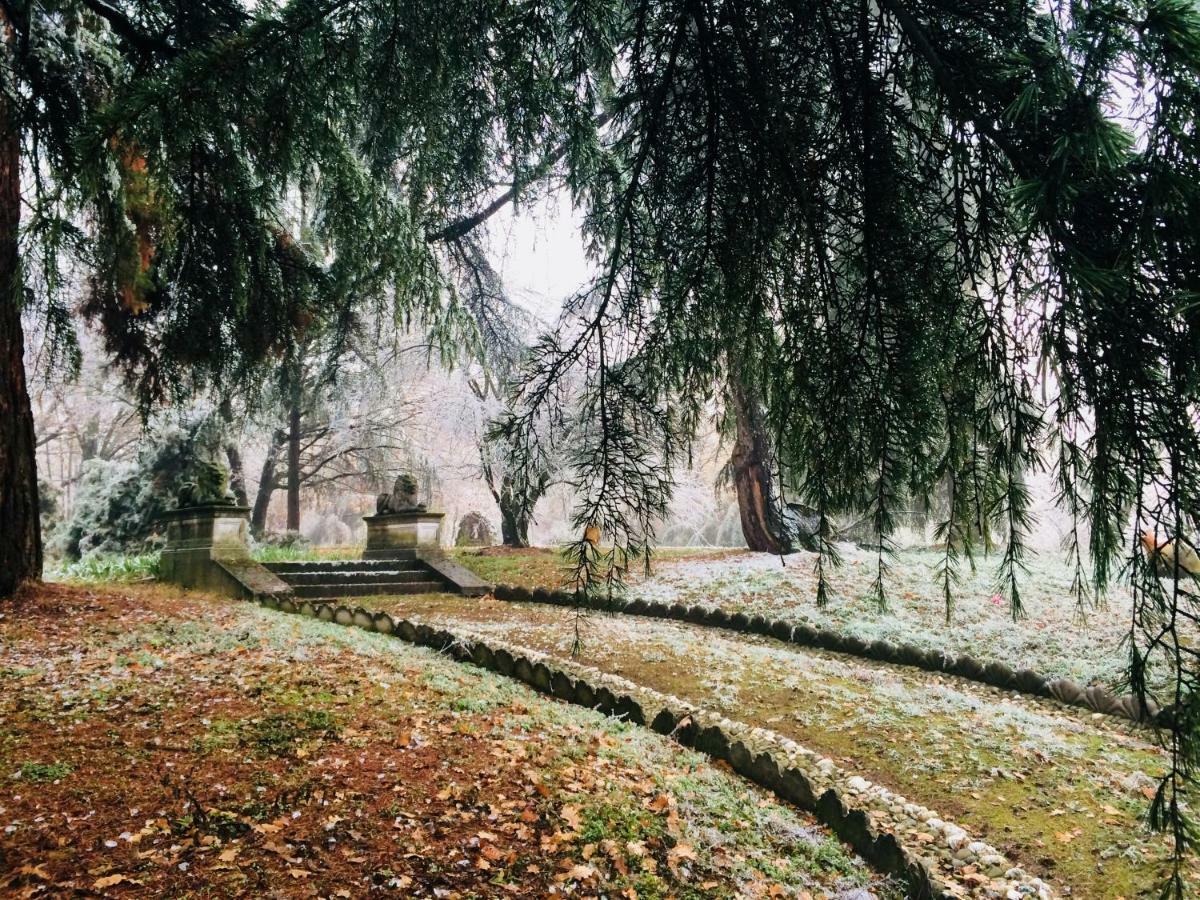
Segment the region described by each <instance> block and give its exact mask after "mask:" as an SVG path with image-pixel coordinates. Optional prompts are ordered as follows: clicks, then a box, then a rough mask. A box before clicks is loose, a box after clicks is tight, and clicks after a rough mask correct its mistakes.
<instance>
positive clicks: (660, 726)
mask: <svg viewBox="0 0 1200 900" xmlns="http://www.w3.org/2000/svg"><path fill="white" fill-rule="evenodd" d="M678 722H679V717H678V716H676V715H675V713H673V712H671V710H669V709H667V708H665V707H664V708H663V709H660V710H659V711H658V714H657V715H655V717H654V718H653V719H651V720H650V729H651V730H652V731H656V732H658V733H659V734H670V733H671V732H672V731H674V730H675V725H676V724H677V723H678Z"/></svg>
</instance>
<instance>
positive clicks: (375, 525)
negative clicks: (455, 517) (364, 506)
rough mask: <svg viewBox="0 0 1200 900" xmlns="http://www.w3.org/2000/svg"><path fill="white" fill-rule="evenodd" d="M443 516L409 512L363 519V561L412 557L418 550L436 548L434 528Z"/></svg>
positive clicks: (439, 525) (440, 514)
mask: <svg viewBox="0 0 1200 900" xmlns="http://www.w3.org/2000/svg"><path fill="white" fill-rule="evenodd" d="M444 515H445V513H440V512H426V511H425V510H413V511H412V512H401V513H385V514H384V515H379V516H363V521H364V522H366V523H367V547H366V549H365V550H364V551H363V559H388V558H389V557H404V556H410V557H411V556H413V551H415V550H417V549H418V548H421V549H430V548H435V547H437V546H438V528H439V527H441V524H442V516H444Z"/></svg>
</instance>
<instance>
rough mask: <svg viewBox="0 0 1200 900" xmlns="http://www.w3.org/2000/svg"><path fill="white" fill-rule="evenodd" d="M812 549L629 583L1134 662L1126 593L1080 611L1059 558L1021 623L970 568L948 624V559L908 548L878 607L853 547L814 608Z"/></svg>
mask: <svg viewBox="0 0 1200 900" xmlns="http://www.w3.org/2000/svg"><path fill="white" fill-rule="evenodd" d="M456 555H457V557H458V559H459V561H460V562H462V563H463V564H464V565H466V566H468V567H469V568H471V569H472V570H474V571H476V572H477V573H479V574H480V575H481V576H482V577H483V578H485V579H487V580H489V581H491V582H493V583H497V584H498V583H502V582H503V583H508V584H517V585H524V586H526V587H531V588H532V587H558V586H560V584H561V581H562V563H561V560H560V558H559V555H558V553H557V552H556V551H555V550H552V549H546V548H535V549H530V550H519V551H513V550H502V549H500V548H497V549H488V550H484V551H457V553H456ZM815 560H816V556H815V554H812V553H803V552H801V553H794V554H790V555H788V556H786V557H784V558H783V559H782V560H781V559H780V557H778V556H771V555H768V554H765V553H748V552H744V551H730V550H703V549H690V548H682V549H677V550H676V549H666V550H662V551H659V552H658V553H657V554H656V561H655V564H654V566H653V571H652V574H651V576H650V577H649V578H648V579H641V578H636V579H633V580H632V581H631V584H630V587H629V596H631V597H642V598H644V599H647V600H656V601H660V602H664V603H683V604H685V605H693V604H701V605H704V606H720V607H722V608H724V609H727V610H729V611H730V612H745V613H747V614H749V615H763V616H766V617H767V618H770V619H785V620H787V621H789V622H793V623H796V624H799V623H802V622H808V623H811V624H813V625H816V626H819V627H824V628H830V629H833V630H837V631H842V632H844V633H852V634H857V635H860V636H862V637H863V638H866V639H869V640H874V639H878V638H882V639H884V640H889V641H894V642H907V643H912V644H916V645H917V646H919V647H922V648H925V649H937V650H940V649H944V650H949V651H951V652H954V653H971V654H973V655H975V656H977V657H979V658H982V659H985V660H987V659H999V660H1002V661H1004V662H1007V663H1008V664H1009V665H1012V666H1013V667H1014V668H1020V667H1022V666H1028V667H1030V668H1033V669H1036V670H1038V671H1040V672H1043V673H1045V674H1047V675H1051V676H1061V677H1069V678H1074V679H1076V680H1077V681H1079V682H1081V683H1084V684H1088V683H1091V682H1095V681H1098V682H1105V683H1109V684H1112V683H1115V682H1117V681H1118V680H1119V678H1120V675H1121V672H1122V671H1123V669H1124V667H1125V664H1126V654H1125V651H1124V649H1123V647H1122V643H1121V642H1122V639H1123V638H1124V637H1125V635H1126V633H1127V631H1128V627H1129V604H1130V598H1129V594H1128V592H1127V591H1126V590H1124V589H1120V588H1119V589H1117V590H1115V591H1114V592H1113V593H1112V595H1111V596H1109V597H1108V598H1107V600H1106V602H1105V603H1103V604H1102V605H1098V606H1092V607H1091V608H1088V609H1086V610H1084V611H1083V612H1082V613H1081V611H1080V610H1079V608H1078V606H1077V604H1076V603H1075V601H1074V599H1073V598H1072V597H1071V594H1070V586H1071V573H1070V571H1069V570H1068V569H1067V568H1066V567H1065V566H1064V564H1063V563H1062V562H1061V560H1060V559H1059V558H1057V557H1055V556H1051V555H1042V556H1036V557H1033V558H1032V559H1031V560H1030V563H1029V572H1028V574H1027V575H1026V576H1024V578H1023V579H1022V581H1021V594H1022V598H1023V602H1024V606H1025V611H1026V616H1025V618H1023V619H1020V620H1018V621H1016V622H1014V621H1013V619H1012V616H1011V614H1010V612H1009V609H1008V606H1007V604H1006V603H1004V602H1003V601H1002V600H1001V599H1000V598H999V597H998V596H997V592H996V574H997V573H996V570H997V565H998V558H997V557H994V556H993V557H992V558H990V559H983V560H978V561H977V568H976V571H974V572H971V571H970V569H969V567H967V566H966V565H965V564H964V566H963V571H962V573H961V578H960V580H959V583H958V585H957V587H956V588H955V590H954V611H953V616H952V619H951V622H950V624H949V625H947V624H946V609H945V601H944V599H943V596H942V591H941V585H940V583H939V582H938V581H937V578H936V567H937V564H938V562H939V560H940V554H938V553H935V552H929V551H913V550H908V551H901V552H900V553H897V554H896V556H895V558H894V559H893V560H892V562H891V566H890V571H889V572H888V574H887V575H886V577H885V585H886V587H887V592H888V593H887V596H888V607H887V609H885V610H880V609H879V608H878V607H877V606H876V605H875V603H874V602H873V600H872V599H871V597H872V596H873V595H872V587H873V581H874V578H875V555H874V554H873V553H870V552H867V551H860V550H848V551H846V552H845V553H844V554H843V562H842V565H841V566H839V567H837V568H835V569H833V570H832V572H831V573H830V575H829V581H830V584H831V588H832V590H831V597H830V602H829V604H828V605H827V606H826V607H825V608H824V609H822V608H819V607H818V606H817V604H816V574H815V572H814V569H813V566H814V563H815Z"/></svg>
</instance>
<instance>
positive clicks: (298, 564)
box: [264, 553, 424, 575]
mask: <svg viewBox="0 0 1200 900" xmlns="http://www.w3.org/2000/svg"><path fill="white" fill-rule="evenodd" d="M264 566H265V567H266V568H267V569H269V570H270V571H272V572H274V573H275V574H277V575H282V574H284V573H285V572H367V571H379V572H395V571H401V570H406V569H412V568H417V569H420V568H423V567H424V564H423V563H422V562H421V561H420V560H418V559H417V555H416V553H413V554H412V555H410V556H402V557H396V558H394V559H305V560H297V561H295V562H270V563H264Z"/></svg>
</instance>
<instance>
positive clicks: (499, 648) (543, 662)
mask: <svg viewBox="0 0 1200 900" xmlns="http://www.w3.org/2000/svg"><path fill="white" fill-rule="evenodd" d="M254 599H255V600H256V601H257V602H258V603H259V604H261V605H262V606H264V607H266V608H268V609H275V610H279V611H281V612H288V613H293V614H299V615H304V616H310V617H314V618H317V619H320V620H322V621H327V622H332V623H336V624H339V625H345V626H352V627H357V628H361V629H363V630H365V631H373V632H377V633H380V634H385V635H391V636H394V637H397V638H399V639H401V640H403V641H406V642H408V643H411V644H416V645H418V646H423V647H428V648H430V649H433V650H436V651H438V652H442V653H445V654H447V655H449V656H450V657H451V658H453V659H456V660H458V661H460V662H466V663H472V664H474V665H476V666H479V667H480V668H483V669H487V670H489V671H492V672H497V673H499V674H501V675H504V676H506V677H509V678H514V679H517V680H519V681H522V682H524V683H525V684H527V685H529V686H530V687H532V688H533V689H534V690H536V691H538V692H540V693H543V694H547V695H549V696H553V697H557V698H558V699H560V700H564V701H566V702H568V703H573V704H576V705H579V706H585V707H588V708H589V709H595V710H598V711H600V712H602V713H604V714H605V715H609V716H614V717H617V718H621V719H625V720H627V721H629V722H632V723H634V724H637V725H642V726H647V727H649V728H651V729H653V730H654V731H656V732H658V733H659V734H662V735H666V736H668V737H670V738H672V739H673V740H675V741H676V742H678V743H680V744H682V745H683V746H686V747H691V748H693V749H695V750H697V751H698V752H700V753H703V754H705V755H707V756H709V757H710V758H712V759H714V760H719V761H724V762H726V763H728V764H729V766H730V768H732V769H733V770H734V771H735V772H737V773H738V774H739V775H741V776H743V777H744V778H747V779H749V780H750V781H753V782H754V783H755V784H758V785H760V786H761V787H763V788H765V789H767V790H769V791H771V792H772V793H773V794H775V795H776V796H778V797H779V798H781V799H782V800H784V801H786V802H788V803H791V804H793V805H795V806H798V807H800V808H802V809H805V810H807V811H809V812H811V813H812V814H813V815H815V816H816V818H817V819H818V820H819V821H821V822H822V823H823V824H824V825H826V826H827V827H828V828H829V829H830V830H831V831H833V833H834V834H836V835H837V836H838V837H839V838H841V840H843V841H844V842H845V843H847V844H848V845H849V846H850V847H852V848H853V849H854V850H855V852H857V853H858V854H859V855H860V856H861V857H862V858H863V859H865V860H866V861H867V862H868V863H869V864H870V865H872V866H873V867H874V868H875V869H876V870H878V871H879V872H881V873H883V874H885V875H889V876H892V877H895V878H898V879H900V880H901V881H903V882H904V883H905V884H906V885H907V888H908V895H909V896H910V897H912V898H914V900H943V898H966V897H1005V898H1009V897H1016V898H1022V897H1035V898H1038V900H1056V898H1057V897H1058V895H1057V894H1056V893H1055V892H1054V890H1053V889H1052V888H1051V887H1050V885H1048V884H1047V883H1046V882H1044V881H1042V880H1041V879H1038V878H1031V877H1029V876H1028V875H1027V874H1026V873H1025V872H1024V871H1023V870H1022V869H1020V868H1017V867H1014V866H1011V865H1010V864H1009V861H1008V860H1006V859H1005V857H1004V856H1003V854H1001V853H999V852H998V851H997V850H996V849H995V848H993V847H991V846H989V845H988V844H986V843H984V842H982V841H978V840H973V839H972V837H971V835H970V834H969V833H968V832H967V831H966V830H965V829H963V828H961V827H960V826H958V825H955V824H954V823H951V822H947V821H944V820H942V819H941V818H939V817H938V816H937V814H936V813H935V812H934V811H933V810H931V809H928V808H926V807H923V806H920V805H919V804H915V803H911V802H909V801H908V800H907V799H905V798H904V797H902V796H900V795H899V794H895V793H893V792H891V791H889V790H887V789H886V788H883V787H881V786H879V785H873V784H871V783H870V782H869V781H867V780H866V779H864V778H861V777H857V776H850V775H848V774H847V773H846V772H844V771H842V770H841V769H839V768H838V766H837V765H836V764H835V763H834V762H833V760H832V759H829V758H828V757H821V756H820V755H819V754H816V753H814V752H813V751H811V750H809V749H808V748H806V747H803V746H801V745H800V744H798V743H796V742H795V741H792V740H790V739H788V738H785V737H783V736H781V735H778V734H776V733H774V732H771V731H768V730H766V729H762V728H754V727H750V726H747V725H745V724H742V723H739V722H734V721H732V720H730V719H727V718H724V717H722V716H717V715H714V714H711V713H708V712H706V711H705V710H703V709H700V708H699V707H696V706H694V705H693V704H690V703H688V702H687V701H685V700H682V699H680V698H678V697H672V696H669V695H666V694H662V693H660V692H657V691H653V690H650V689H648V688H645V687H642V686H640V685H637V684H635V683H634V682H631V681H629V680H627V679H624V678H621V677H619V676H616V675H611V674H609V673H605V672H601V671H599V670H598V669H595V668H592V667H588V666H583V665H579V664H575V663H566V662H564V661H563V660H558V659H555V658H553V657H550V656H547V655H545V654H541V653H537V652H535V651H531V650H528V649H525V648H520V647H516V646H511V645H505V644H500V643H497V642H492V643H488V642H485V641H483V640H481V639H479V638H478V637H476V636H470V635H459V634H455V633H453V632H450V631H447V630H445V629H440V628H432V627H430V626H429V625H426V624H424V623H421V622H413V621H409V620H407V619H394V618H393V617H392V616H390V615H389V614H388V613H386V612H376V613H372V612H370V611H368V610H366V609H364V608H363V607H361V606H359V607H349V606H345V605H342V604H332V603H326V602H321V601H319V600H294V599H292V598H288V597H285V598H282V599H280V598H279V597H276V596H272V595H259V596H258V597H255V598H254Z"/></svg>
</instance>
